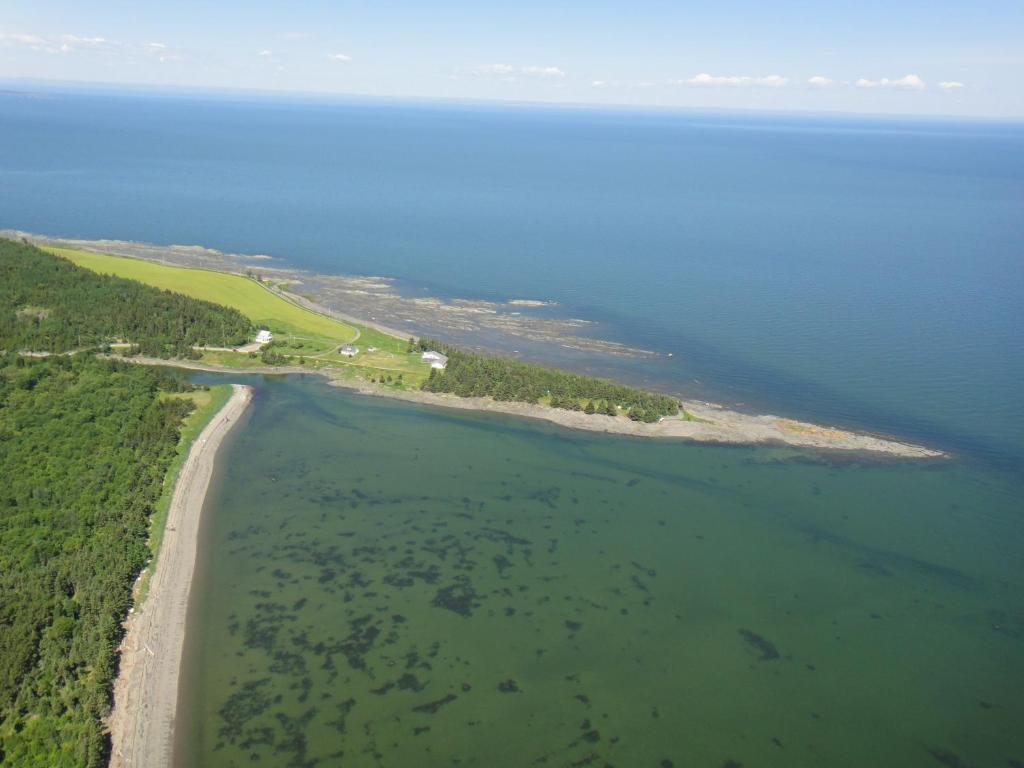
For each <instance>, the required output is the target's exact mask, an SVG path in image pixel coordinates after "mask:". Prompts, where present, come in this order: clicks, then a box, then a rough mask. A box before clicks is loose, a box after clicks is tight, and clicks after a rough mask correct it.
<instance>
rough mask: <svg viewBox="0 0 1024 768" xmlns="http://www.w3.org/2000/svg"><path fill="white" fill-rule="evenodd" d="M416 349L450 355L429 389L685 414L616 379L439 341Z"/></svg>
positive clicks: (647, 415) (636, 415) (638, 414)
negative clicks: (582, 373) (479, 353)
mask: <svg viewBox="0 0 1024 768" xmlns="http://www.w3.org/2000/svg"><path fill="white" fill-rule="evenodd" d="M410 347H411V348H414V349H419V350H428V349H432V350H436V351H438V352H443V353H444V354H446V355H448V365H447V367H446V368H445V369H444V370H436V369H431V371H430V378H429V379H427V381H425V382H424V383H423V389H425V390H427V391H428V392H450V393H452V394H455V395H459V396H460V397H493V398H494V399H495V400H515V401H518V402H524V403H538V402H541V400H542V398H548V402H549V403H550V404H551V405H552V406H554V407H555V408H565V409H567V410H574V411H585V412H587V413H604V414H607V415H609V416H617V415H619V414H620V413H626V414H627V415H628V416H629V417H630V418H631V419H634V420H636V421H657V420H658V419H659V418H661V417H662V416H670V415H674V414H677V413H679V401H678V400H676V399H675V398H673V397H669V396H668V395H660V394H657V393H654V392H646V391H644V390H642V389H637V388H636V387H627V386H625V385H623V384H616V383H615V382H614V381H608V380H606V379H598V378H595V377H593V376H583V375H581V374H578V373H569V372H568V371H560V370H558V369H555V368H545V367H544V366H540V365H533V364H532V363H521V362H518V361H516V360H508V359H506V358H501V357H486V356H484V355H477V354H474V353H472V352H465V351H463V350H460V349H457V348H455V347H452V346H449V345H447V344H444V343H442V342H439V341H435V340H433V339H420V341H419V342H413V341H412V340H410ZM620 409H621V410H620Z"/></svg>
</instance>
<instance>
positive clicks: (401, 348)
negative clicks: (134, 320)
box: [44, 246, 430, 387]
mask: <svg viewBox="0 0 1024 768" xmlns="http://www.w3.org/2000/svg"><path fill="white" fill-rule="evenodd" d="M44 250H47V251H49V252H50V253H53V254H56V255H58V256H62V257H64V258H66V259H68V260H69V261H71V262H73V263H74V264H77V265H78V266H80V267H84V268H86V269H91V270H93V271H94V272H100V273H103V274H111V275H116V276H118V277H124V278H128V279H131V280H138V281H139V282H141V283H145V284H146V285H151V286H154V287H157V288H163V289H165V290H168V291H174V292H176V293H182V294H184V295H186V296H190V297H192V298H196V299H203V300H206V301H212V302H214V303H216V304H221V305H223V306H227V307H231V308H233V309H237V310H238V311H239V312H241V313H242V314H244V315H245V316H246V317H248V318H249V319H250V320H251V321H252V322H253V324H254V325H255V326H257V327H266V328H268V329H270V330H271V331H272V332H273V333H274V335H275V345H274V347H273V350H274V352H277V353H279V354H281V355H287V356H290V357H292V358H293V359H292V360H290V361H289V362H291V363H294V364H301V365H308V366H309V367H310V369H311V370H321V369H325V368H330V369H334V370H335V371H336V373H337V376H338V377H340V378H353V377H356V378H367V379H377V378H380V377H387V376H391V377H392V380H397V379H398V376H399V374H401V375H402V377H403V381H402V384H403V385H410V386H417V387H418V386H419V384H421V383H422V382H423V380H424V379H425V378H426V375H427V373H428V372H429V370H430V369H429V367H428V366H427V365H425V364H424V363H423V362H422V361H421V360H420V358H419V354H418V353H415V354H411V353H409V352H407V351H406V347H407V341H406V340H405V339H399V338H397V337H395V336H391V335H389V334H385V333H382V332H381V331H378V330H376V329H375V328H369V327H366V326H362V325H357V324H354V323H352V324H349V323H343V322H340V321H338V320H335V319H334V318H331V317H328V316H326V315H322V314H319V313H317V312H314V311H312V310H309V309H307V308H305V307H302V306H300V305H299V304H296V303H293V302H292V301H290V300H288V298H286V297H285V296H283V295H281V294H280V293H277V292H275V291H274V290H271V288H269V287H267V286H266V285H264V284H263V283H260V282H258V281H256V280H254V279H252V278H249V277H245V276H243V275H234V274H229V273H227V272H216V271H213V270H207V269H194V268H189V267H174V266H169V265H166V264H157V263H155V262H152V261H146V260H144V259H135V258H129V257H125V256H113V255H110V254H105V253H93V252H91V251H81V250H78V249H74V248H59V247H52V246H48V247H46V248H45V249H44ZM348 343H353V344H356V345H357V346H358V347H359V348H360V353H359V354H358V355H356V356H355V357H348V356H345V355H341V354H339V353H338V351H337V350H338V347H339V346H340V345H341V344H348ZM369 347H374V348H375V349H374V351H373V352H370V351H369ZM203 360H204V361H205V362H208V363H214V364H217V365H227V366H231V367H234V368H253V367H259V366H262V365H264V362H263V361H262V360H261V358H260V356H259V355H258V354H257V355H253V356H250V355H249V354H246V353H238V352H230V351H222V350H208V351H206V352H204V354H203Z"/></svg>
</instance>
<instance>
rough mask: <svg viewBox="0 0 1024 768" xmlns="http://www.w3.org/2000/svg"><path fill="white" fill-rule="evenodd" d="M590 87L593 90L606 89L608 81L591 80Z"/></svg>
mask: <svg viewBox="0 0 1024 768" xmlns="http://www.w3.org/2000/svg"><path fill="white" fill-rule="evenodd" d="M590 85H591V86H592V87H594V88H607V87H608V81H607V80H591V81H590Z"/></svg>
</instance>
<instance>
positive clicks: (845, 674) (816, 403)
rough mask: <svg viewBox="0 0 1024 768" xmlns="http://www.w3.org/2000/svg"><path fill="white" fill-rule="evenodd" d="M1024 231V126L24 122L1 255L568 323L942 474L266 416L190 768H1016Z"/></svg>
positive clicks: (1023, 547) (184, 102) (64, 113)
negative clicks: (97, 259) (387, 280)
mask: <svg viewBox="0 0 1024 768" xmlns="http://www.w3.org/2000/svg"><path fill="white" fill-rule="evenodd" d="M1022 211H1024V127H1022V126H1021V125H1020V124H1009V123H994V122H990V123H982V122H942V121H934V120H929V121H923V120H921V121H917V120H915V121H910V120H905V121H899V120H889V119H886V120H881V119H867V118H857V119H852V118H824V117H797V116H792V117H785V116H773V117H767V116H739V115H711V114H697V113H674V114H668V113H660V114H659V113H653V112H611V111H596V110H567V109H562V110H559V109H539V108H499V107H483V106H450V105H428V104H415V105H411V104H386V103H371V102H364V103H357V102H349V103H343V102H325V101H320V102H314V101H309V100H305V101H303V100H297V99H293V100H278V101H270V100H265V99H264V100H253V99H250V100H248V101H246V100H242V99H234V100H225V99H224V98H222V97H217V98H213V97H210V98H196V97H194V96H192V97H184V96H179V97H174V96H162V97H159V98H153V97H144V96H140V95H117V94H68V93H59V92H56V91H49V92H46V93H38V94H35V95H25V94H14V95H11V94H7V95H0V227H13V228H19V229H24V230H29V231H35V232H41V233H46V234H51V235H59V236H67V237H82V238H100V237H110V238H119V239H137V240H145V241H151V242H157V243H197V244H202V245H208V246H212V247H216V248H220V249H223V250H227V251H235V252H242V253H269V254H272V255H274V256H278V257H281V258H282V259H284V260H285V261H287V262H288V263H290V264H294V265H296V266H299V267H304V268H309V269H313V270H316V271H320V272H346V273H366V274H384V275H390V276H394V277H396V278H398V279H399V285H400V287H401V289H402V290H403V291H407V292H409V293H410V294H422V293H424V292H427V293H431V294H434V295H441V296H445V297H456V296H458V297H467V298H487V299H511V298H531V299H548V300H554V301H557V302H559V305H560V306H559V309H558V310H557V311H559V312H561V313H564V314H565V315H567V316H571V317H583V318H587V319H591V320H596V321H598V322H599V324H600V325H599V333H600V334H601V335H603V336H605V337H611V338H615V339H619V340H623V341H626V342H629V343H634V344H636V345H638V346H641V347H645V348H649V349H655V350H657V351H659V352H662V353H668V352H672V353H673V357H671V358H668V357H661V358H659V359H658V360H654V361H650V360H642V361H635V360H607V361H603V362H602V363H601V366H602V368H601V369H602V370H605V371H609V372H614V373H615V374H616V375H618V376H620V377H621V378H624V379H627V380H632V381H638V382H649V383H652V384H654V385H657V386H659V387H662V388H665V389H668V390H670V391H676V392H681V393H687V394H693V395H698V396H705V397H707V398H708V399H716V400H720V401H725V402H731V403H742V404H744V405H745V406H746V407H749V408H752V409H756V410H763V409H771V410H772V411H775V412H780V413H783V414H786V415H792V416H797V417H806V418H810V419H813V420H817V421H822V422H829V423H840V424H845V425H850V426H855V427H862V428H867V429H871V430H877V431H884V432H889V433H895V434H898V435H902V436H906V437H910V438H914V439H918V440H922V441H925V442H927V443H929V444H934V445H936V446H939V447H942V448H946V449H948V450H951V451H953V452H954V454H955V458H954V459H953V460H951V461H946V462H940V463H937V464H927V465H925V464H914V463H898V464H889V465H884V464H882V465H879V464H866V463H849V462H844V463H836V464H832V463H829V462H828V461H825V460H821V461H818V460H814V461H812V460H810V458H811V457H808V456H806V455H804V456H800V455H797V454H795V453H793V452H790V451H784V450H781V449H747V448H742V449H741V448H733V449H720V448H708V447H696V446H686V445H678V444H667V443H648V442H637V441H633V440H627V439H621V438H611V437H604V436H590V435H577V434H572V433H569V432H566V431H562V430H558V429H555V428H552V427H544V426H538V425H533V424H529V423H524V422H522V421H515V420H511V419H505V418H497V417H488V416H480V415H464V414H459V415H452V414H448V413H443V412H439V411H433V410H429V409H425V408H419V407H413V406H409V405H405V404H400V403H386V402H377V401H373V400H368V399H365V398H361V397H356V396H353V395H348V394H344V393H341V392H339V391H336V390H330V389H328V388H327V387H325V386H323V385H322V384H320V383H317V382H312V381H303V380H294V379H293V380H277V381H266V382H263V381H260V382H258V384H259V395H258V398H257V400H256V402H255V404H254V406H253V408H252V409H251V414H250V416H249V417H248V421H247V424H246V427H245V429H243V430H241V431H239V432H238V433H237V435H236V436H235V437H234V439H233V442H232V444H231V446H230V448H229V450H227V451H226V453H225V456H224V460H223V462H222V466H221V467H220V479H219V486H218V490H217V492H216V493H215V494H214V495H213V496H212V497H211V500H210V502H209V506H208V509H207V512H208V513H209V514H208V515H207V516H206V522H205V525H206V529H205V531H204V539H203V544H202V554H201V567H200V576H199V578H198V580H197V582H196V585H197V586H196V590H195V594H194V599H193V605H192V614H193V618H192V622H191V624H190V628H191V630H190V638H189V643H190V650H189V654H188V659H187V664H186V673H185V674H186V680H185V682H186V685H185V687H184V689H183V698H182V707H181V709H182V720H183V724H184V725H183V728H182V729H181V734H182V742H181V745H180V750H179V752H180V754H179V758H180V760H181V762H182V765H183V766H186V765H188V766H234V765H269V766H278V765H296V766H300V765H301V766H306V765H318V766H331V765H338V764H340V763H341V762H342V760H344V763H345V764H346V765H382V766H407V765H417V766H420V765H422V766H431V765H439V766H440V765H444V766H447V765H465V766H469V765H496V766H499V765H502V766H504V765H508V766H519V765H530V764H536V765H549V766H561V765H574V764H578V765H595V766H596V765H605V764H606V763H607V764H611V765H619V766H634V765H635V766H645V765H650V766H667V765H675V766H709V767H710V768H720V767H721V766H724V765H737V764H742V765H744V766H747V768H750V766H768V765H771V766H800V765H807V766H821V765H830V766H831V765H838V766H844V765H846V766H863V765H894V766H896V765H898V766H917V765H920V766H939V768H941V766H943V765H945V766H947V768H948V767H950V766H972V767H973V766H1005V767H1006V768H1009V767H1010V766H1016V765H1018V764H1020V763H1014V762H1012V761H1024V737H1022V736H1021V729H1020V727H1019V723H1020V722H1024V704H1022V701H1021V697H1020V695H1019V688H1020V681H1021V680H1022V679H1024V600H1022V597H1021V595H1022V594H1024V514H1022V507H1024V504H1022V502H1021V498H1022V495H1024V480H1022V474H1024V397H1021V394H1020V392H1021V390H1022V386H1021V384H1022V382H1024V342H1022V338H1024V334H1022V333H1021V331H1022V329H1024V302H1022V301H1021V296H1022V295H1024V246H1022V243H1024V215H1022ZM573 362H574V361H573V360H572V359H570V358H566V363H567V364H573ZM591 363H592V361H591ZM342 755H343V756H344V757H342ZM581 761H583V762H581ZM587 761H590V762H587ZM729 761H732V762H731V763H730V762H729Z"/></svg>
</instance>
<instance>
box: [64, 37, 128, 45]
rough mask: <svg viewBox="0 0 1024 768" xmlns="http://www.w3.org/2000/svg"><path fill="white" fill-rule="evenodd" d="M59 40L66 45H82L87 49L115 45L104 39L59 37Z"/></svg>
mask: <svg viewBox="0 0 1024 768" xmlns="http://www.w3.org/2000/svg"><path fill="white" fill-rule="evenodd" d="M60 39H61V41H62V42H64V43H65V44H67V45H82V46H87V47H99V46H106V45H116V43H111V42H110V41H109V40H107V39H106V38H105V37H79V36H78V35H61V36H60Z"/></svg>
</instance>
